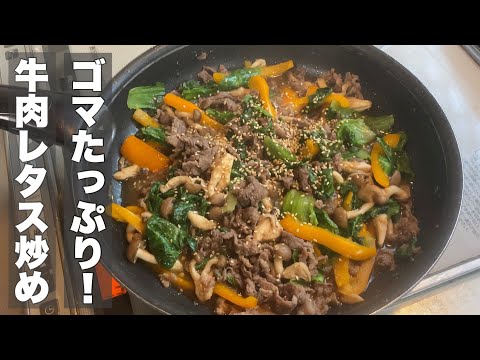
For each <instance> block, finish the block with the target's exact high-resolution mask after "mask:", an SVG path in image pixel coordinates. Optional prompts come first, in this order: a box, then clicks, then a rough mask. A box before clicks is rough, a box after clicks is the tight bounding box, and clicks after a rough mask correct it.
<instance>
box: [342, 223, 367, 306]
mask: <svg viewBox="0 0 480 360" xmlns="http://www.w3.org/2000/svg"><path fill="white" fill-rule="evenodd" d="M358 236H360V237H363V238H364V239H365V241H366V243H367V246H368V247H369V248H373V249H374V248H375V238H374V237H373V235H372V234H371V233H370V232H369V231H368V230H367V227H366V226H365V225H363V226H362V228H361V229H360V231H359V232H358ZM374 265H375V257H372V258H370V259H368V260H365V261H363V262H362V263H361V264H360V267H359V269H358V272H357V275H356V276H355V277H352V276H351V275H350V272H349V266H350V260H349V259H348V258H346V257H344V256H342V257H340V258H338V259H337V260H336V261H335V263H334V264H333V271H334V276H335V283H336V284H337V288H338V292H340V293H341V294H343V295H346V296H347V297H349V296H350V295H360V294H361V293H363V292H364V291H365V290H366V289H367V286H368V281H369V280H370V275H371V273H372V270H373V266H374ZM351 298H352V299H355V300H357V301H358V300H359V299H360V298H358V297H351Z"/></svg>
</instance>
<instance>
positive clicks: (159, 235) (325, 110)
mask: <svg viewBox="0 0 480 360" xmlns="http://www.w3.org/2000/svg"><path fill="white" fill-rule="evenodd" d="M198 78H199V80H191V81H187V82H185V83H182V84H180V85H179V86H178V87H177V88H176V89H168V92H167V90H166V89H165V87H164V85H163V84H161V83H156V84H155V85H151V86H142V87H136V88H133V89H131V90H130V92H129V97H128V103H127V105H128V107H129V108H130V109H132V110H134V112H133V119H134V120H135V121H136V122H137V124H138V131H137V133H136V134H134V135H131V136H129V137H127V138H126V139H125V141H124V143H123V145H122V146H121V149H120V152H121V155H122V157H121V158H120V161H119V170H118V172H117V173H115V175H114V178H115V180H117V181H123V182H124V183H123V193H124V195H125V196H124V201H125V204H124V205H123V206H121V205H120V204H112V207H111V215H112V217H113V218H114V219H115V220H117V221H120V222H123V223H125V224H126V240H127V243H128V246H127V250H126V256H127V257H128V259H129V260H130V261H131V262H134V263H135V262H144V263H146V264H147V265H148V266H150V267H151V268H152V270H153V271H154V272H155V273H156V274H157V275H158V277H159V281H161V283H162V284H163V285H164V286H166V287H170V286H173V287H175V288H177V289H178V290H179V291H182V292H184V293H185V294H186V295H188V296H191V297H192V298H193V299H194V300H195V301H198V302H202V303H206V304H208V305H209V306H211V307H212V309H213V310H214V312H215V313H217V314H235V313H248V314H263V313H277V314H324V313H326V312H327V311H328V310H329V308H330V307H332V306H341V305H342V304H354V303H358V302H362V301H364V300H366V301H368V298H365V299H364V296H365V295H364V294H363V293H364V292H365V291H366V289H367V288H368V285H369V283H370V281H375V280H374V276H375V274H376V273H378V272H379V271H393V270H394V269H395V262H396V261H397V262H398V261H401V259H409V260H411V259H413V256H414V255H415V254H416V253H418V251H419V250H420V248H419V247H417V246H416V244H415V243H416V236H417V234H418V231H419V228H418V221H417V219H416V218H415V216H414V215H413V213H412V198H411V189H412V184H413V180H414V173H413V171H412V169H411V166H410V160H409V157H408V155H407V152H406V151H405V144H406V142H407V136H406V134H405V133H403V132H401V131H396V130H395V131H394V130H393V128H394V125H395V119H394V116H393V115H382V116H373V115H372V114H371V110H370V108H371V107H372V102H371V101H369V100H367V99H364V98H363V95H362V93H361V86H360V83H359V78H358V76H357V75H353V74H351V73H346V74H345V76H341V75H340V74H337V73H336V72H335V71H334V70H333V69H332V70H331V71H328V72H326V73H323V74H320V75H319V76H318V75H316V76H314V75H311V76H307V74H306V72H305V71H304V70H303V69H301V68H300V69H298V68H296V67H295V66H294V63H293V61H286V62H283V63H278V64H273V65H270V64H267V63H266V61H265V60H263V59H257V60H256V61H254V62H253V63H251V62H248V61H246V62H245V67H244V68H241V69H232V70H227V69H226V68H225V67H224V66H222V65H220V66H219V67H218V68H215V69H214V68H211V67H207V66H204V67H203V69H202V71H201V72H200V73H199V74H198ZM127 194H128V196H127ZM132 194H133V197H132ZM139 259H140V260H139Z"/></svg>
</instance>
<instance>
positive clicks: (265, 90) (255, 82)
mask: <svg viewBox="0 0 480 360" xmlns="http://www.w3.org/2000/svg"><path fill="white" fill-rule="evenodd" d="M248 87H249V88H250V89H253V90H257V91H258V94H259V95H260V100H262V103H263V108H264V109H265V110H267V111H268V113H269V114H270V115H272V118H273V119H276V118H277V110H275V107H274V106H273V104H272V102H271V101H270V88H269V86H268V84H267V81H266V80H265V79H264V78H263V77H261V76H253V77H251V78H250V80H248Z"/></svg>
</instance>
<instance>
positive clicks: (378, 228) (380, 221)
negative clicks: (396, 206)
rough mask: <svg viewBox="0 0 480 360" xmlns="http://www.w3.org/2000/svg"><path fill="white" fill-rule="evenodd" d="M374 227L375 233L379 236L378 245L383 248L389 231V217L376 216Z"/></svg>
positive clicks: (383, 215)
mask: <svg viewBox="0 0 480 360" xmlns="http://www.w3.org/2000/svg"><path fill="white" fill-rule="evenodd" d="M373 225H374V226H375V232H376V235H377V244H378V246H383V243H384V242H385V237H386V236H387V229H388V215H387V214H380V215H377V216H375V218H374V219H373Z"/></svg>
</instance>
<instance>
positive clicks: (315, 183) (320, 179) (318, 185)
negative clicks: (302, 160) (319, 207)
mask: <svg viewBox="0 0 480 360" xmlns="http://www.w3.org/2000/svg"><path fill="white" fill-rule="evenodd" d="M307 171H308V182H309V184H310V186H311V187H312V190H313V195H314V196H315V198H317V199H322V200H328V199H330V198H331V197H332V195H333V193H334V192H335V184H334V181H333V170H332V169H329V168H327V169H323V170H321V171H320V172H319V171H318V170H317V169H315V168H312V167H311V166H307Z"/></svg>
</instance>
